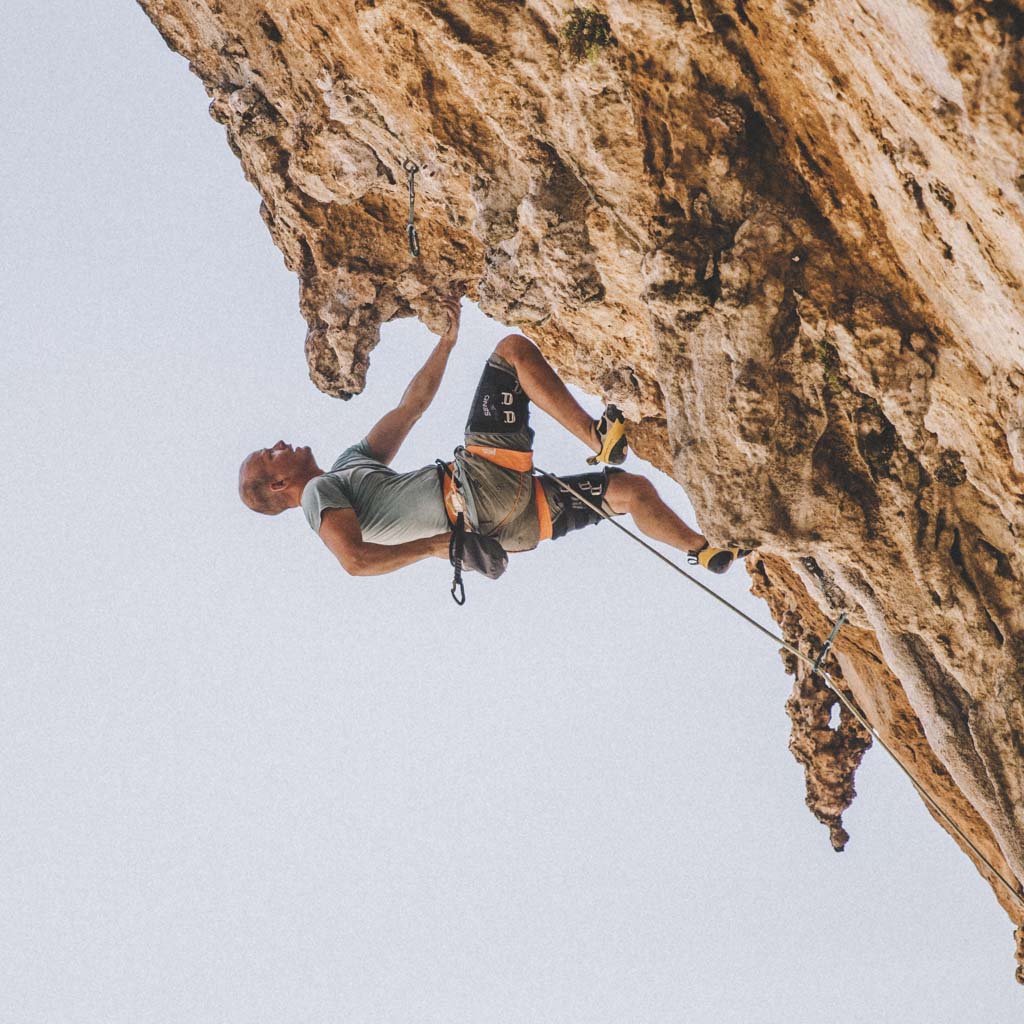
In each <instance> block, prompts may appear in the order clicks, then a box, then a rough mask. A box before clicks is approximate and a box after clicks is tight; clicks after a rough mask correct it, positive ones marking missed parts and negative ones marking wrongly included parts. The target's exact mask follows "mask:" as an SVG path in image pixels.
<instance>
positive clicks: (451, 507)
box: [441, 444, 551, 540]
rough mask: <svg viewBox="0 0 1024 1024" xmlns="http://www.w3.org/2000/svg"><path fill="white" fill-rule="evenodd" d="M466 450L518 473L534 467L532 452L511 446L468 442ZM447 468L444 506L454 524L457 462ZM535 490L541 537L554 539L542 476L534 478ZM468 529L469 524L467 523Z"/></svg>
mask: <svg viewBox="0 0 1024 1024" xmlns="http://www.w3.org/2000/svg"><path fill="white" fill-rule="evenodd" d="M466 451H467V452H470V453H471V454H472V455H478V456H480V458H481V459H486V460H487V461H488V462H493V463H494V464H495V465H496V466H501V467H502V468H504V469H513V470H515V471H516V472H518V473H530V472H532V470H533V452H520V451H513V450H512V449H511V448H490V447H486V446H484V445H479V444H469V445H466ZM447 469H448V471H447V472H446V473H445V474H444V482H443V483H442V485H441V493H442V495H443V497H444V508H445V512H446V513H447V515H448V521H449V522H450V523H452V525H454V524H455V520H456V518H457V516H458V513H459V510H458V508H457V506H456V504H455V501H456V497H455V496H456V495H457V493H458V492H457V491H456V489H455V463H454V462H449V463H448V467H447ZM533 493H534V494H535V496H536V499H537V520H538V525H539V527H540V539H541V540H550V539H551V507H550V506H549V505H548V497H547V495H546V494H545V493H544V487H543V485H542V484H541V482H540V477H534V478H533ZM466 526H467V529H468V528H469V524H468V523H467V524H466Z"/></svg>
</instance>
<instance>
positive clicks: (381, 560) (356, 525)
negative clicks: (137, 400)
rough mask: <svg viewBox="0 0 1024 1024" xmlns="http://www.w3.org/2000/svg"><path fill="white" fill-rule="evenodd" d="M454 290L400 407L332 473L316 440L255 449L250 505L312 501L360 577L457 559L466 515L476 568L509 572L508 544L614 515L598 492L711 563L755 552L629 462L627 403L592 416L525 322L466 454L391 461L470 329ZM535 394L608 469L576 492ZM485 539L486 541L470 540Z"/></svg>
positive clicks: (244, 472)
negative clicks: (407, 466)
mask: <svg viewBox="0 0 1024 1024" xmlns="http://www.w3.org/2000/svg"><path fill="white" fill-rule="evenodd" d="M442 301H443V306H444V310H445V312H446V314H447V326H446V328H445V330H444V333H443V334H442V335H441V337H440V340H439V341H438V343H437V345H436V347H435V348H434V350H433V351H432V352H431V354H430V356H429V358H428V359H427V361H426V362H425V363H424V364H423V366H422V367H421V368H420V370H419V371H418V372H417V373H416V375H415V376H414V377H413V378H412V380H411V381H410V383H409V386H408V387H407V388H406V390H405V393H404V394H403V395H402V399H401V401H400V402H399V403H398V406H397V407H396V408H394V409H392V410H391V412H389V413H388V414H387V415H386V416H384V417H383V418H382V419H381V420H380V421H379V422H378V423H377V424H376V425H375V426H374V427H373V428H372V429H371V430H370V432H369V433H368V434H367V435H366V437H364V438H363V439H362V440H361V441H360V442H359V443H358V444H354V445H352V446H351V447H350V448H346V449H345V451H343V452H342V453H341V455H339V456H338V458H337V459H336V460H335V461H334V462H333V463H332V464H331V468H330V469H329V470H327V471H325V470H323V469H321V468H320V466H319V465H317V462H316V459H315V458H314V456H313V453H312V452H311V451H310V449H309V448H308V447H298V448H296V447H294V446H292V445H290V444H285V442H284V441H278V442H277V443H276V444H275V445H272V446H271V447H270V448H261V449H260V450H259V451H255V452H252V454H250V455H249V456H248V457H247V458H246V459H245V461H244V462H243V463H242V466H241V469H240V470H239V477H238V491H239V495H240V497H241V499H242V501H243V502H244V503H245V504H246V505H247V506H248V507H249V508H251V509H253V510H254V511H256V512H262V513H264V514H265V515H277V514H278V513H280V512H284V511H285V510H286V509H290V508H300V507H301V508H302V511H303V512H304V514H305V516H306V520H307V521H308V523H309V525H310V526H311V527H312V529H313V530H314V531H315V532H316V533H318V534H319V536H320V539H321V540H322V541H323V542H324V544H326V545H327V547H328V548H329V549H330V551H331V553H332V554H333V555H334V556H335V557H336V558H337V559H338V561H339V562H340V563H341V565H342V567H343V568H344V569H345V571H346V572H348V573H350V574H352V575H354V576H376V575H380V574H383V573H388V572H394V571H395V570H396V569H401V568H403V567H404V566H406V565H411V564H412V563H413V562H418V561H420V560H422V559H425V558H434V557H436V558H449V557H451V552H450V547H451V542H452V541H451V538H452V529H453V525H454V524H455V523H456V522H459V525H460V527H461V526H462V524H463V523H464V524H465V531H466V533H465V537H466V541H467V562H466V565H467V567H468V568H473V569H477V570H478V571H481V572H485V573H487V574H488V575H498V574H500V571H501V569H503V566H501V567H500V569H498V570H497V571H494V572H492V571H491V570H492V569H493V568H494V565H493V557H494V556H493V552H494V550H497V551H498V552H500V555H499V556H498V557H499V558H504V552H505V551H508V552H516V551H528V550H530V549H532V548H535V547H536V546H537V544H538V543H539V542H540V541H541V540H544V539H547V538H555V539H557V538H560V537H564V536H565V535H566V534H568V533H571V532H572V531H574V530H579V529H582V528H583V527H585V526H590V525H593V524H595V523H598V522H600V521H601V519H602V516H601V515H599V514H598V512H597V511H595V509H594V508H591V507H590V505H591V504H592V505H594V506H596V507H597V508H600V509H603V510H604V511H605V512H606V513H608V514H611V515H622V514H624V513H629V514H630V515H631V516H632V517H633V521H634V523H635V524H636V526H637V527H638V529H639V530H640V532H641V533H643V534H645V535H646V536H648V537H650V538H652V539H653V540H658V541H662V542H664V543H666V544H669V545H671V546H672V547H674V548H677V549H678V550H680V551H683V552H686V553H687V554H689V555H691V556H692V559H691V560H696V561H697V562H698V563H699V564H700V565H702V566H704V567H705V568H706V569H709V570H710V571H711V572H715V573H723V572H725V571H726V570H727V569H728V568H729V567H730V566H731V565H732V564H733V562H734V561H735V560H736V559H737V558H738V557H741V556H743V555H745V554H747V552H746V551H741V550H740V549H737V548H716V547H712V546H711V545H710V544H709V543H708V541H707V540H706V538H705V537H703V536H702V535H701V534H700V533H698V532H697V531H696V530H693V529H691V528H690V527H689V526H687V525H686V523H685V522H683V520H682V519H680V518H679V517H678V516H677V515H676V514H675V513H674V512H673V511H672V510H671V509H670V508H669V507H668V506H667V505H666V504H665V503H664V502H663V501H662V500H661V498H660V497H659V496H658V493H657V491H656V490H655V489H654V485H653V484H652V483H651V482H650V481H649V480H648V479H647V478H646V477H643V476H639V475H637V474H634V473H627V472H625V471H623V470H621V469H618V468H615V467H616V466H617V465H618V464H620V463H622V462H623V461H624V459H625V457H626V448H627V443H626V432H625V420H624V418H623V416H622V414H621V412H619V410H618V409H616V407H615V406H613V405H610V406H608V408H607V409H606V410H605V412H604V415H602V417H601V418H600V419H599V420H594V419H592V418H591V417H590V415H589V414H588V413H587V412H585V411H584V409H583V408H582V407H581V406H580V405H579V404H578V403H577V402H576V400H575V399H574V398H573V397H572V395H571V394H570V393H569V391H568V389H567V388H566V386H565V384H563V382H562V381H561V379H560V378H559V377H558V375H557V374H556V373H555V371H554V369H552V367H551V366H550V364H549V363H548V362H547V360H546V359H545V358H544V357H543V356H542V355H541V353H540V350H539V349H538V348H537V347H536V345H534V344H533V342H531V341H529V340H528V339H527V338H525V337H523V336H522V335H521V334H510V335H508V336H507V337H505V338H503V339H502V340H501V341H500V342H498V344H497V346H496V347H495V349H494V352H493V353H492V354H491V356H490V358H489V359H488V360H487V364H486V366H485V367H484V372H483V375H482V377H481V378H480V384H479V386H478V387H477V391H476V395H475V397H474V398H473V404H472V406H471V407H470V412H469V420H468V422H467V423H466V435H465V441H464V444H463V446H462V447H460V448H458V449H457V450H456V453H455V458H454V460H453V462H452V463H449V464H447V465H446V464H444V463H441V462H439V463H438V465H430V466H425V467H424V468H422V469H417V470H413V471H411V472H407V473H399V472H396V471H395V470H393V469H391V463H392V461H393V460H394V458H395V456H396V455H397V454H398V451H399V449H400V448H401V446H402V443H403V442H404V441H405V439H406V437H407V436H408V435H409V431H410V430H411V429H412V428H413V426H414V425H415V424H416V422H417V420H419V418H420V417H421V416H422V415H423V414H424V413H425V412H426V410H427V408H428V406H429V405H430V403H431V401H432V400H433V398H434V396H435V395H436V394H437V390H438V387H439V385H440V383H441V378H442V377H443V375H444V371H445V367H446V366H447V363H448V357H449V355H450V354H451V352H452V349H453V348H454V346H455V343H456V340H457V339H458V335H459V320H460V314H461V299H460V298H459V297H458V296H457V295H456V294H452V295H450V296H448V297H446V298H445V299H443V300H442ZM531 403H533V404H535V405H536V406H538V408H540V409H543V410H544V411H545V412H546V413H549V414H550V415H551V416H552V417H553V418H554V419H555V420H557V422H558V423H560V424H561V425H562V426H563V427H565V428H566V429H567V430H568V431H569V432H570V433H572V434H574V435H575V436H576V437H577V438H579V440H580V441H581V442H582V443H583V444H584V445H586V447H587V448H589V449H590V450H591V451H592V452H593V455H592V456H591V457H590V458H589V459H588V460H587V461H588V462H589V463H590V464H591V465H597V464H604V467H605V468H604V469H602V470H598V471H595V472H589V473H582V474H578V475H575V476H567V477H562V478H561V480H562V482H563V483H564V485H566V487H568V488H569V490H568V491H566V490H563V488H562V487H561V486H560V485H559V484H558V483H557V482H555V481H554V480H553V479H551V478H549V477H547V476H534V474H533V437H534V432H533V430H532V429H531V428H530V425H529V416H530V404H531ZM584 497H585V498H586V501H584V500H582V498H584ZM587 502H589V503H590V504H587ZM460 511H462V512H463V513H464V516H463V518H462V520H459V518H458V513H459V512H460ZM460 534H461V530H460ZM474 538H476V539H477V546H476V547H474V546H473V545H472V544H469V543H468V542H469V541H470V540H472V539H474ZM487 538H489V540H488V539H487ZM495 541H496V542H497V544H500V546H501V547H500V548H498V547H497V544H495ZM502 548H503V549H504V551H502V550H501V549H502Z"/></svg>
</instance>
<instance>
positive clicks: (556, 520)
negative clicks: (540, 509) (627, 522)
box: [541, 466, 623, 540]
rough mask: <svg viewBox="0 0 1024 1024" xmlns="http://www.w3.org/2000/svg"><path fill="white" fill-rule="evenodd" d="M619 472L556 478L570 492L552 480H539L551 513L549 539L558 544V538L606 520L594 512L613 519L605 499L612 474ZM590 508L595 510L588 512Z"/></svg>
mask: <svg viewBox="0 0 1024 1024" xmlns="http://www.w3.org/2000/svg"><path fill="white" fill-rule="evenodd" d="M622 472H623V470H621V469H617V468H616V467H614V466H605V468H604V469H601V470H597V471H596V472H594V473H577V474H576V475H575V476H562V477H559V480H561V481H562V483H563V484H565V485H566V487H568V488H570V490H569V491H566V490H565V489H564V488H562V487H561V485H560V484H558V483H557V482H555V481H554V480H550V479H549V478H548V477H542V478H541V483H542V484H543V487H544V493H545V494H546V495H547V497H548V506H549V507H550V509H551V539H552V540H558V538H559V537H564V536H565V535H566V534H567V533H572V532H573V531H574V530H582V529H583V527H585V526H594V525H595V524H597V523H599V522H601V520H602V519H604V518H605V516H602V515H601V514H600V513H599V512H597V511H596V509H601V510H602V511H603V512H604V513H605V515H614V514H615V513H614V512H612V510H611V509H610V508H609V507H608V506H607V505H606V504H605V500H604V496H605V494H606V493H607V492H608V481H609V479H610V478H611V476H612V474H613V473H622ZM584 498H585V499H586V501H584V500H583V499H584ZM587 502H589V503H590V504H587ZM591 505H593V506H594V508H591Z"/></svg>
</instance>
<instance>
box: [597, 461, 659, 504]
mask: <svg viewBox="0 0 1024 1024" xmlns="http://www.w3.org/2000/svg"><path fill="white" fill-rule="evenodd" d="M657 493H658V492H657V491H655V489H654V484H652V483H651V481H650V480H648V479H647V477H645V476H640V475H639V474H638V473H625V472H623V471H621V470H620V471H619V472H618V473H615V474H613V475H611V476H609V479H608V490H607V492H606V494H605V500H606V501H607V502H608V504H609V505H610V506H611V507H612V509H613V510H614V511H615V512H617V513H623V512H632V511H633V509H634V508H635V507H636V505H637V504H638V503H639V502H644V501H648V500H650V499H651V498H652V497H657Z"/></svg>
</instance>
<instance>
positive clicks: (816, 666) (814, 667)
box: [535, 466, 1024, 907]
mask: <svg viewBox="0 0 1024 1024" xmlns="http://www.w3.org/2000/svg"><path fill="white" fill-rule="evenodd" d="M535 468H536V470H537V472H538V473H539V474H540V475H541V476H543V477H547V479H548V480H550V481H552V482H553V483H554V484H556V485H557V486H558V487H560V488H561V489H562V490H563V491H565V492H566V493H567V494H571V495H573V496H574V497H576V498H578V499H579V500H580V501H582V502H583V504H584V505H587V506H588V507H589V508H591V509H593V510H594V511H595V512H596V513H597V514H598V515H599V516H600V517H601V518H602V519H607V520H608V522H610V523H611V524H612V526H614V527H616V528H617V529H619V530H621V531H622V532H623V533H624V534H626V536H627V537H632V539H633V540H635V541H636V542H637V544H639V545H640V546H641V547H643V548H646V549H647V550H648V551H650V553H651V554H652V555H654V556H655V557H656V558H659V559H661V561H663V562H664V563H665V564H666V565H668V566H669V567H670V568H672V569H674V570H675V571H676V572H677V573H679V575H680V576H682V577H684V578H685V579H687V580H689V581H690V582H691V583H692V584H694V586H697V587H700V589H701V590H703V591H704V593H705V594H709V595H710V596H711V597H713V598H714V599H715V600H716V601H718V602H719V604H723V605H725V607H726V608H728V609H729V610H730V611H731V612H734V613H735V614H736V615H738V616H739V617H740V618H741V619H744V620H745V621H746V622H748V623H749V624H750V625H751V626H753V627H754V629H756V630H759V631H760V632H761V633H764V635H765V636H766V637H768V638H769V639H770V640H772V641H774V642H775V643H777V644H779V645H780V646H781V647H783V648H784V649H785V650H787V651H789V653H790V654H792V655H793V656H794V657H796V658H798V659H799V660H800V661H802V662H804V663H805V664H807V665H809V666H810V667H811V671H812V672H814V673H815V674H816V675H817V676H818V677H819V678H820V679H822V680H823V681H824V683H825V685H826V686H827V687H828V688H829V689H830V690H831V691H832V693H834V694H835V696H836V697H837V698H838V699H839V700H840V701H841V702H842V705H843V707H845V708H846V709H847V710H848V711H849V712H850V714H851V715H853V717H854V718H856V719H857V721H858V722H860V724H861V725H862V726H863V727H864V728H865V729H866V730H867V731H868V732H869V733H870V734H871V736H872V738H873V739H874V740H875V741H876V742H877V743H878V745H879V746H880V747H881V748H882V749H883V750H884V751H885V752H886V753H887V754H888V755H889V756H890V757H891V758H892V759H893V761H895V762H896V764H897V766H898V767H899V769H900V771H902V772H903V774H904V775H905V776H906V777H907V778H908V779H909V780H910V784H911V785H912V786H913V787H914V789H916V790H917V792H918V793H919V794H920V795H921V798H922V799H923V800H924V801H925V802H926V803H927V804H928V805H929V806H930V807H931V808H932V810H934V811H935V813H936V814H937V815H938V816H939V817H940V818H941V819H942V820H943V821H944V822H945V823H946V824H947V825H948V826H949V827H950V828H951V829H952V830H953V831H954V832H955V833H956V834H957V835H958V836H959V837H960V838H961V839H962V840H963V841H964V843H965V844H966V845H967V846H968V847H969V848H970V849H971V851H972V852H973V853H974V855H975V856H976V857H977V858H978V859H979V860H980V861H981V862H982V863H983V864H985V865H986V867H988V869H989V871H991V872H992V874H993V875H994V876H995V877H996V878H998V879H999V881H1000V882H1002V884H1003V885H1004V886H1005V887H1006V890H1007V892H1009V893H1010V895H1011V896H1013V898H1014V899H1015V900H1016V901H1017V902H1018V903H1019V904H1020V905H1021V907H1024V893H1022V891H1021V889H1020V887H1019V886H1015V885H1013V884H1011V883H1010V882H1009V881H1008V880H1007V879H1006V877H1005V876H1004V875H1003V873H1002V872H1001V871H999V870H998V869H997V868H996V866H995V865H994V864H993V863H992V861H990V860H989V859H988V857H986V856H985V854H984V853H982V852H981V850H979V849H978V847H977V846H976V845H975V844H974V843H973V842H972V841H971V839H970V838H969V837H968V836H967V835H966V834H965V833H964V831H963V829H961V828H960V826H959V825H958V824H957V823H956V822H955V821H953V819H952V818H951V817H950V816H949V815H948V814H947V813H946V812H945V811H944V810H943V809H942V808H941V807H940V806H939V804H938V802H937V801H936V800H935V798H934V797H932V795H931V794H930V793H929V792H928V791H927V790H926V789H923V788H922V787H921V786H920V785H919V784H918V782H917V780H916V779H915V778H914V776H913V775H911V774H910V771H909V770H908V769H907V767H906V765H904V763H903V762H902V761H901V760H900V758H899V756H898V755H897V754H896V752H895V751H894V750H893V749H892V747H890V746H889V744H888V743H886V742H885V740H883V739H882V737H881V736H880V735H879V734H878V732H877V731H876V730H875V728H874V727H873V726H872V725H871V724H870V723H869V722H868V720H867V719H866V718H865V717H864V715H863V713H862V712H861V710H860V709H859V708H858V707H857V706H856V705H855V704H854V703H853V701H851V700H850V699H849V698H848V697H847V696H846V694H844V693H843V692H842V690H840V689H839V687H838V686H837V685H836V682H835V680H834V679H833V678H832V677H831V676H830V675H829V673H828V672H825V671H823V670H822V668H821V663H822V661H823V660H824V659H825V656H826V655H827V654H828V652H829V650H830V649H831V647H832V643H833V641H834V640H835V638H836V636H837V635H838V633H839V630H840V629H841V628H842V625H843V623H844V622H845V621H846V613H845V612H844V613H843V614H842V615H840V616H839V619H838V620H837V621H836V623H835V626H834V627H833V629H832V633H831V634H830V635H829V638H828V639H827V640H826V641H825V644H824V645H823V647H822V649H821V651H819V652H818V655H817V657H816V658H813V659H812V658H810V657H808V656H807V655H806V654H804V653H803V652H802V651H800V650H798V649H797V648H796V647H794V646H793V645H792V644H791V643H788V642H787V641H786V640H785V639H784V638H783V637H781V636H777V635H776V634H775V633H773V632H772V631H771V630H770V629H766V628H765V627H764V626H762V625H761V623H759V622H757V621H755V620H754V619H752V618H751V617H750V616H749V615H747V614H746V613H745V612H743V611H741V610H740V609H739V608H737V607H736V605H734V604H732V603H730V602H729V601H727V600H726V599H725V598H724V597H722V596H721V594H717V593H715V591H714V590H712V589H711V588H710V587H708V586H705V584H703V583H701V582H700V580H698V579H695V578H694V577H693V576H691V575H690V574H689V573H688V572H687V571H686V570H685V569H683V568H682V566H680V565H678V564H677V563H676V562H673V561H672V559H671V558H666V557H665V555H663V554H662V553H661V552H660V551H658V549H657V548H655V547H652V546H651V545H650V544H648V543H647V542H646V541H645V540H644V539H643V538H642V537H639V536H637V534H635V533H634V532H633V531H632V530H628V529H627V528H626V527H625V526H623V525H622V524H621V523H620V522H617V521H616V520H615V518H614V517H613V516H611V515H609V514H608V513H607V512H605V510H604V509H603V508H599V507H598V506H597V505H595V504H594V503H593V502H591V501H589V500H588V499H587V498H585V497H584V496H583V495H582V494H580V493H579V491H575V490H573V488H572V487H570V486H569V485H568V484H567V483H566V482H565V481H564V480H561V479H559V478H558V477H557V476H555V475H554V474H553V473H547V472H545V471H544V470H543V469H541V468H540V467H539V466H537V467H535Z"/></svg>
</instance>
